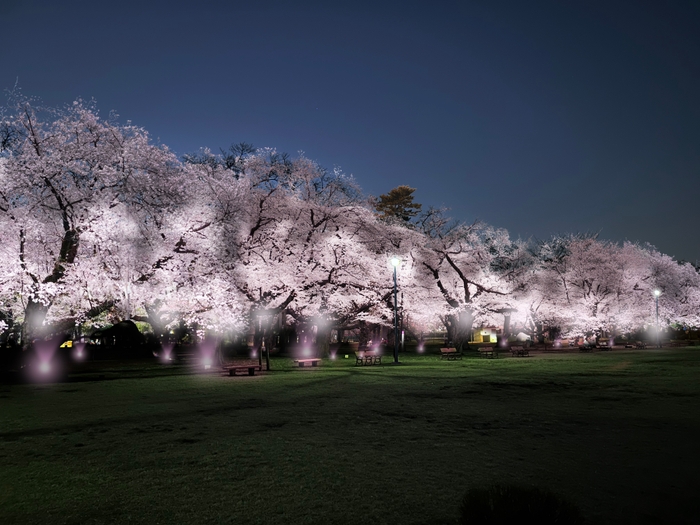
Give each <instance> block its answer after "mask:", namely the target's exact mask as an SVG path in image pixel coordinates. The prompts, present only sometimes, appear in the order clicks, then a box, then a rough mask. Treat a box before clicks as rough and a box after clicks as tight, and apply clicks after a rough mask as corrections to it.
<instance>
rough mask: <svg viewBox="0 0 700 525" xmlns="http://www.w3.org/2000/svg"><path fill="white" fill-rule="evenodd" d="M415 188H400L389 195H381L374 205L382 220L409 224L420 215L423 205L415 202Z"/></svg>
mask: <svg viewBox="0 0 700 525" xmlns="http://www.w3.org/2000/svg"><path fill="white" fill-rule="evenodd" d="M414 191H416V189H415V188H411V187H410V186H398V187H396V188H394V189H393V190H391V191H390V192H389V193H385V194H384V195H380V196H379V199H378V200H376V201H375V203H374V209H376V210H377V213H379V217H380V218H382V219H398V220H400V221H403V222H409V221H410V220H411V219H412V218H413V217H415V216H416V215H418V213H420V209H421V205H420V204H418V203H417V202H413V192H414Z"/></svg>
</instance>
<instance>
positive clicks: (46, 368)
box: [39, 361, 51, 374]
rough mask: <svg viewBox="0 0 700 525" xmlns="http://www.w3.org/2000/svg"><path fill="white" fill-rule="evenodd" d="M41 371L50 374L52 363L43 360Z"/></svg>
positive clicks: (40, 366)
mask: <svg viewBox="0 0 700 525" xmlns="http://www.w3.org/2000/svg"><path fill="white" fill-rule="evenodd" d="M39 371H40V372H41V373H42V374H48V373H49V372H51V363H49V362H48V361H42V362H41V364H40V365H39Z"/></svg>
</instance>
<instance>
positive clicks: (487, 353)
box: [479, 346, 498, 359]
mask: <svg viewBox="0 0 700 525" xmlns="http://www.w3.org/2000/svg"><path fill="white" fill-rule="evenodd" d="M479 355H480V356H481V357H486V358H488V359H494V358H497V357H498V350H496V349H495V348H494V347H493V346H483V347H481V348H479Z"/></svg>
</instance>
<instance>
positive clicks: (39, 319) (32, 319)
mask: <svg viewBox="0 0 700 525" xmlns="http://www.w3.org/2000/svg"><path fill="white" fill-rule="evenodd" d="M48 311H49V307H48V306H46V305H44V304H42V303H37V302H34V300H32V299H30V300H29V302H28V303H27V307H26V308H25V309H24V321H23V322H22V336H21V337H22V349H23V350H27V349H28V348H29V346H30V345H31V343H32V340H33V339H34V338H36V337H39V336H40V335H42V334H41V328H42V327H43V325H44V319H46V314H47V313H48Z"/></svg>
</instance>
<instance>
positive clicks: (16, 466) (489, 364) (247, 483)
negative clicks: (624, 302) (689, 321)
mask: <svg viewBox="0 0 700 525" xmlns="http://www.w3.org/2000/svg"><path fill="white" fill-rule="evenodd" d="M402 360H403V362H404V364H403V365H400V366H387V365H385V366H375V367H356V366H354V359H348V360H345V359H339V360H338V361H336V362H331V361H324V362H323V363H322V365H321V366H320V367H319V368H318V369H316V368H313V369H311V368H309V369H298V368H294V367H293V364H292V362H291V360H286V359H281V358H279V359H275V360H273V363H272V365H273V368H274V371H273V372H270V373H265V374H262V375H260V376H255V377H247V376H245V377H228V376H224V375H220V374H218V373H212V374H207V375H205V376H197V375H193V374H191V373H189V372H190V371H189V370H188V369H187V368H185V367H182V366H180V367H178V366H170V367H161V366H156V365H155V364H154V363H115V362H106V363H103V364H100V365H98V366H96V367H93V368H92V369H88V370H86V371H84V372H83V373H82V374H77V375H74V376H72V377H71V378H70V381H69V382H66V383H61V384H51V385H40V386H36V385H34V386H33V385H4V386H0V523H2V524H15V523H16V524H32V523H37V524H38V523H41V524H53V523H74V524H83V523H153V524H156V523H162V524H172V523H236V524H246V523H261V524H263V523H270V524H271V523H291V524H302V523H309V524H310V523H339V524H343V523H348V524H351V523H352V524H354V523H357V524H372V523H395V524H426V525H428V524H433V525H437V524H448V523H454V522H455V520H456V517H457V515H458V509H459V504H460V501H461V498H462V496H463V494H464V493H465V491H466V490H467V489H468V488H471V487H477V486H485V485H489V484H492V483H496V482H499V483H511V482H513V483H520V484H526V485H535V486H538V487H542V488H548V489H552V490H554V491H555V492H557V493H559V494H561V495H563V496H565V497H566V498H568V499H569V500H571V501H573V502H574V503H576V504H577V505H578V506H579V507H580V508H581V510H582V511H583V513H584V515H585V516H586V518H587V521H588V523H646V524H650V523H700V504H699V503H698V501H699V500H700V496H698V489H699V486H700V485H699V484H698V482H699V481H700V475H699V469H700V461H699V458H700V351H698V350H692V349H673V350H669V349H664V350H641V351H618V350H615V351H612V352H605V353H597V352H594V353H592V354H578V353H576V354H573V353H572V354H555V355H536V356H533V357H530V358H523V359H516V358H503V359H498V360H496V359H494V360H483V359H478V358H470V357H466V358H465V359H463V360H461V361H454V362H445V361H440V359H439V358H438V357H435V356H422V357H417V356H407V357H402ZM100 376H102V377H100Z"/></svg>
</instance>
